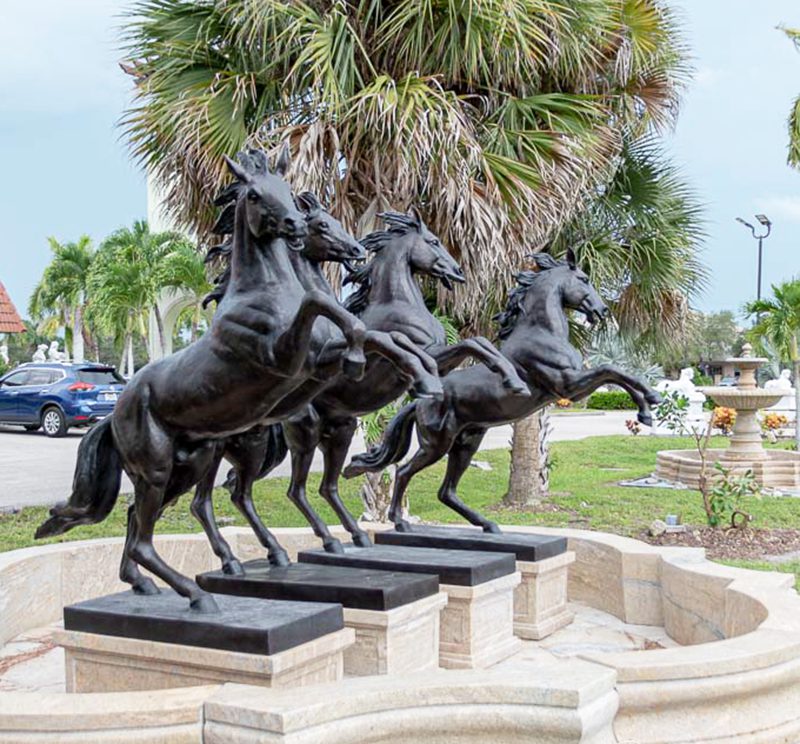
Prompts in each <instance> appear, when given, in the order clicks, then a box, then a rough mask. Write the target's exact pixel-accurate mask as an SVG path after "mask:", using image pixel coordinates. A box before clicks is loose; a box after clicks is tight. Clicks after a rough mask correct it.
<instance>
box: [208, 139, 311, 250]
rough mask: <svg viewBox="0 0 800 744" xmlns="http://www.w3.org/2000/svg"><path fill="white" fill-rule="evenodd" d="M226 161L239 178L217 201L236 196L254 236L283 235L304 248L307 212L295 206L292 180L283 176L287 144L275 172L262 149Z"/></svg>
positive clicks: (286, 161) (279, 236)
mask: <svg viewBox="0 0 800 744" xmlns="http://www.w3.org/2000/svg"><path fill="white" fill-rule="evenodd" d="M225 162H226V163H227V164H228V168H229V169H230V171H231V173H233V175H234V176H235V177H236V182H235V183H234V184H233V185H232V186H230V187H228V188H227V189H225V191H223V192H222V194H220V196H219V197H218V199H217V202H216V203H217V205H221V204H227V203H228V202H230V201H231V198H232V197H235V198H236V203H237V207H236V208H237V209H239V208H242V209H244V217H245V223H246V225H247V228H248V230H249V231H250V233H251V235H252V236H253V237H254V238H256V239H257V240H259V241H263V239H265V238H284V239H285V240H286V242H287V244H288V246H289V248H291V249H292V250H295V251H300V250H302V249H303V241H304V238H305V237H306V234H307V232H308V228H307V227H306V220H305V215H303V213H302V212H300V211H299V210H298V209H297V207H296V206H295V203H294V199H293V198H292V191H291V189H290V188H289V184H288V183H287V182H286V181H285V180H284V179H283V176H284V175H285V174H286V171H287V170H288V169H289V148H288V146H287V145H284V147H283V149H282V150H281V153H280V155H279V156H278V159H277V161H276V164H275V171H274V172H272V171H271V170H270V168H269V165H268V162H267V156H266V153H264V152H263V151H261V150H248V151H247V152H246V153H245V152H240V153H239V154H238V155H237V160H232V159H231V158H229V157H226V158H225ZM215 232H217V230H216V229H215Z"/></svg>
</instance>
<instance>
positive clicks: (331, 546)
mask: <svg viewBox="0 0 800 744" xmlns="http://www.w3.org/2000/svg"><path fill="white" fill-rule="evenodd" d="M322 547H323V548H324V549H325V552H326V553H335V554H336V555H344V547H343V546H342V543H341V542H340V541H339V540H337V539H336V538H335V537H332V538H331V539H330V540H325V541H324V542H323V543H322Z"/></svg>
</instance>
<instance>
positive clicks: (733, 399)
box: [698, 387, 783, 411]
mask: <svg viewBox="0 0 800 744" xmlns="http://www.w3.org/2000/svg"><path fill="white" fill-rule="evenodd" d="M698 390H700V391H701V392H702V393H704V394H705V395H707V396H708V397H709V398H711V399H712V400H714V402H715V403H717V405H720V406H724V407H725V408H736V409H740V410H742V411H758V410H761V409H762V408H769V407H770V406H774V405H775V404H776V403H777V402H778V401H779V400H780V399H781V398H783V394H780V393H776V392H774V391H772V390H763V389H762V388H737V387H702V388H698Z"/></svg>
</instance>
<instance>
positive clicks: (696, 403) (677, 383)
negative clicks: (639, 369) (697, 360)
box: [651, 367, 706, 436]
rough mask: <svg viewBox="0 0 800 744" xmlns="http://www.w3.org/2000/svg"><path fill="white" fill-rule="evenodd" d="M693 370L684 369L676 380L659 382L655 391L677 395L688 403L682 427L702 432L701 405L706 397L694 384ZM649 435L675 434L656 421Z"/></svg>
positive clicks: (702, 416) (703, 427)
mask: <svg viewBox="0 0 800 744" xmlns="http://www.w3.org/2000/svg"><path fill="white" fill-rule="evenodd" d="M693 380H694V368H693V367H684V368H683V369H682V370H681V375H680V377H679V378H678V379H677V380H661V382H659V383H658V384H657V385H656V390H658V392H659V393H678V394H679V395H681V396H683V397H684V398H686V400H687V401H689V406H688V408H687V410H686V415H685V418H684V420H683V426H684V428H685V429H686V430H691V429H695V430H698V431H699V430H703V429H705V425H706V423H705V414H704V413H703V405H704V404H705V402H706V396H705V395H704V394H703V393H701V392H700V391H699V390H698V389H697V387H696V386H695V384H694V382H693ZM651 433H652V434H655V435H657V436H668V435H672V434H675V433H684V432H674V431H672V430H671V429H669V428H668V427H666V426H662V425H661V424H660V423H659V422H658V421H656V425H655V426H654V427H653V428H652V429H651Z"/></svg>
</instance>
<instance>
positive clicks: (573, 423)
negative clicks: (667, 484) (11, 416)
mask: <svg viewBox="0 0 800 744" xmlns="http://www.w3.org/2000/svg"><path fill="white" fill-rule="evenodd" d="M632 417H633V413H632V412H631V411H609V412H607V413H594V414H589V415H583V414H574V413H570V414H560V415H554V416H552V418H551V421H552V422H553V440H554V441H562V440H569V439H583V438H584V437H591V436H603V435H608V434H627V433H628V432H627V430H626V429H625V420H626V419H629V418H632ZM82 436H83V434H82V432H81V430H79V429H73V430H72V431H70V432H69V434H68V436H66V437H64V438H63V439H48V438H47V437H45V436H44V434H42V433H40V432H33V433H30V432H24V431H23V430H22V429H21V428H19V427H13V426H1V425H0V473H2V477H1V478H0V509H8V508H14V507H19V506H34V505H50V504H54V503H56V502H58V501H63V500H64V499H66V498H67V496H69V492H70V486H71V485H72V475H73V472H74V469H75V455H76V453H77V451H78V445H79V444H80V441H81V437H82ZM510 441H511V427H510V426H500V427H498V428H496V429H490V430H489V431H488V432H487V434H486V437H485V438H484V440H483V445H482V447H481V449H498V448H501V447H507V446H508V443H509V442H510ZM363 451H364V442H363V440H362V439H361V437H360V436H359V435H357V436H356V438H355V439H354V440H353V446H352V447H351V450H350V452H351V454H355V453H357V452H363ZM321 469H322V457H321V456H320V454H319V452H317V453H316V456H315V458H314V463H313V465H312V470H314V471H317V472H318V471H320V470H321ZM226 473H227V467H222V468H220V472H219V475H218V482H220V483H221V482H222V481H223V480H224V478H225V474H226ZM273 474H274V475H275V476H281V475H289V459H288V458H287V459H286V460H285V461H284V462H283V463H282V464H281V465H279V466H278V467H277V468H276V469H275V471H274V472H273ZM132 490H133V487H132V486H131V483H130V481H129V480H128V479H127V478H123V482H122V492H123V493H130V492H131V491H132Z"/></svg>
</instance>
